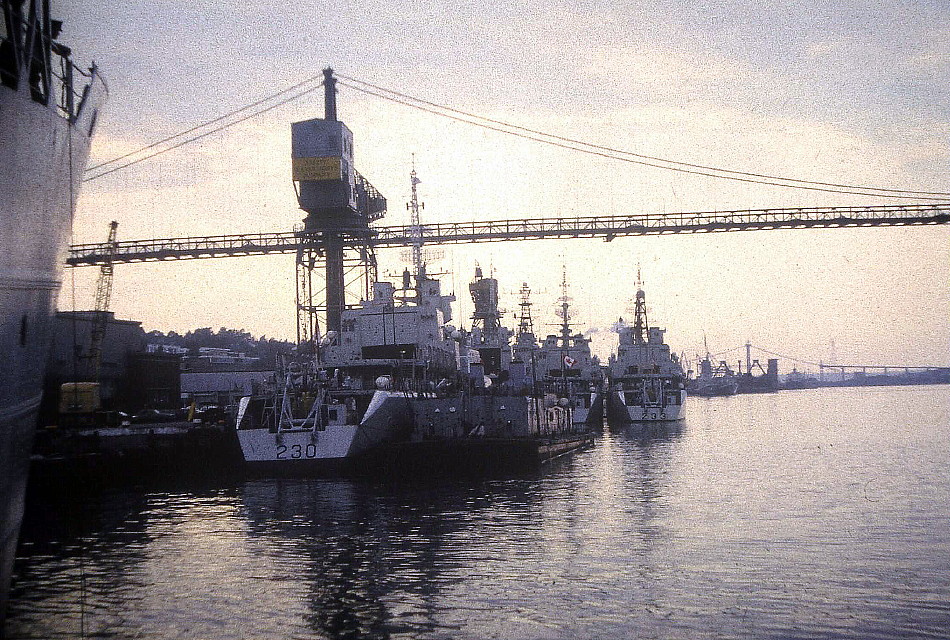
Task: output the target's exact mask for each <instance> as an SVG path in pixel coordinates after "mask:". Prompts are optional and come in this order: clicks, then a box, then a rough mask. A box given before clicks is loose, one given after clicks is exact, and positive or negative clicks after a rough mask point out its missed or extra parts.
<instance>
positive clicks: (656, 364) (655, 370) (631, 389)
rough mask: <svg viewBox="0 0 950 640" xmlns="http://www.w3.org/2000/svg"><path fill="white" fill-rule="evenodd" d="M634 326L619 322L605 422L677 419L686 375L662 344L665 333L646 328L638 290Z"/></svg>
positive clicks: (621, 423)
mask: <svg viewBox="0 0 950 640" xmlns="http://www.w3.org/2000/svg"><path fill="white" fill-rule="evenodd" d="M634 314H635V316H634V322H633V325H632V326H630V325H627V324H624V323H623V322H621V323H620V326H619V330H618V333H619V334H620V342H619V344H618V346H617V353H616V355H611V357H610V362H609V383H610V387H609V393H608V395H607V422H608V423H609V424H610V425H611V427H622V426H624V425H628V424H631V423H637V422H657V421H668V420H679V419H681V418H682V417H683V404H684V403H685V402H686V384H685V382H686V376H685V375H684V373H683V367H682V365H681V364H680V361H679V359H678V358H677V356H676V354H673V353H670V347H669V345H667V344H666V343H664V342H663V334H664V333H665V331H664V330H663V329H660V328H659V327H651V326H649V322H648V321H647V309H646V294H645V293H644V292H643V289H642V288H638V289H637V294H636V303H635V308H634Z"/></svg>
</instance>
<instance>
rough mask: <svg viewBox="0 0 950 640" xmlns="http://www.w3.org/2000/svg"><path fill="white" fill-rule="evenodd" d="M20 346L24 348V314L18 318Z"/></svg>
mask: <svg viewBox="0 0 950 640" xmlns="http://www.w3.org/2000/svg"><path fill="white" fill-rule="evenodd" d="M20 346H21V347H25V346H26V314H23V317H22V318H20Z"/></svg>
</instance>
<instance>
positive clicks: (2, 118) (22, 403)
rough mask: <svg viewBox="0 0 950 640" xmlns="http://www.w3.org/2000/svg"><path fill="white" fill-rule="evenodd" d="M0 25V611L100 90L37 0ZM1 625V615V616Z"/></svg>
mask: <svg viewBox="0 0 950 640" xmlns="http://www.w3.org/2000/svg"><path fill="white" fill-rule="evenodd" d="M0 6H2V8H3V28H2V29H0V314H2V315H0V365H2V366H0V617H2V615H3V612H4V611H5V609H6V599H7V592H8V589H9V585H10V575H11V570H12V565H13V556H14V552H15V550H16V544H17V535H18V531H19V528H20V522H21V520H22V516H23V499H24V495H25V494H24V492H25V487H26V480H27V474H28V470H29V458H30V448H31V446H32V442H33V434H34V429H35V426H36V415H37V409H38V407H39V404H40V396H41V393H42V383H43V374H44V369H45V364H46V358H47V351H48V346H49V343H50V331H51V327H52V319H51V317H52V311H53V307H54V305H55V302H56V294H57V292H58V291H59V287H60V281H61V277H62V265H63V264H64V259H65V252H66V248H67V244H68V242H69V234H70V229H71V223H72V218H73V212H74V210H75V206H76V201H77V200H78V198H79V189H80V185H81V183H82V177H83V172H84V171H85V168H86V160H87V159H88V157H89V149H90V143H91V140H92V136H93V133H94V132H95V130H96V122H97V120H98V118H99V112H100V109H101V108H102V106H103V104H104V102H105V100H106V97H107V95H108V91H107V88H106V85H105V83H104V82H103V80H102V78H101V77H100V76H99V73H98V71H97V70H96V68H95V66H93V67H92V68H91V69H88V70H83V69H80V68H79V67H77V66H76V65H74V64H73V62H72V52H71V51H70V49H69V47H67V46H66V45H65V44H63V43H61V42H59V40H58V38H59V33H60V31H61V28H62V23H61V22H59V21H58V20H55V19H53V16H52V15H50V9H49V3H48V2H43V1H41V0H28V1H27V2H23V1H22V0H2V3H0ZM0 624H2V622H0Z"/></svg>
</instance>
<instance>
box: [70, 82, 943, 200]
mask: <svg viewBox="0 0 950 640" xmlns="http://www.w3.org/2000/svg"><path fill="white" fill-rule="evenodd" d="M322 76H323V74H320V75H315V76H311V77H310V78H307V79H306V80H304V81H302V82H299V83H297V84H294V85H292V86H290V87H287V88H286V89H282V90H280V91H278V92H276V93H273V94H271V95H269V96H267V97H265V98H261V99H260V100H256V101H254V102H251V103H249V104H247V105H244V106H243V107H240V108H238V109H235V110H232V111H230V112H228V113H226V114H224V115H221V116H218V117H216V118H213V119H212V120H208V121H206V122H204V123H202V124H199V125H196V126H193V127H191V128H189V129H186V130H184V131H181V132H179V133H176V134H173V135H171V136H167V137H165V138H163V139H161V140H157V141H155V142H152V143H150V144H148V145H145V146H144V147H142V148H140V149H137V150H136V151H132V152H129V153H126V154H123V155H121V156H118V157H115V158H112V159H111V160H107V161H105V162H101V163H99V164H97V165H94V166H92V167H90V168H88V169H87V170H86V171H87V173H89V172H94V171H96V170H98V169H102V168H103V167H106V166H108V165H112V164H115V163H116V162H119V161H121V160H124V159H126V158H129V157H132V156H135V155H138V154H140V153H143V152H146V151H148V150H149V149H153V148H155V147H158V146H160V145H162V144H165V143H167V142H170V141H172V140H175V139H177V138H181V137H182V136H186V135H188V134H189V133H193V132H195V131H198V130H200V129H204V128H205V127H207V126H209V125H212V124H215V123H217V122H221V121H223V120H226V119H228V118H230V117H232V116H234V115H237V114H239V113H242V112H245V111H247V110H248V109H252V108H254V107H257V106H260V105H262V104H265V103H267V102H269V101H271V100H273V99H275V98H277V97H280V96H282V95H286V94H287V93H290V92H292V91H294V90H296V89H300V88H301V87H305V86H306V85H307V84H309V83H312V82H314V81H315V80H317V79H320V78H321V77H322ZM337 77H338V78H340V79H341V80H342V81H341V82H338V84H342V85H343V86H346V87H349V88H351V89H353V90H355V91H359V92H361V93H365V94H367V95H371V96H375V97H378V98H381V99H384V100H388V101H391V102H395V103H398V104H402V105H405V106H408V107H411V108H415V109H419V110H422V111H425V112H427V113H431V114H434V115H438V116H442V117H445V118H449V119H452V120H456V121H459V122H464V123H467V124H471V125H474V126H478V127H482V128H485V129H489V130H492V131H496V132H499V133H506V134H508V135H513V136H517V137H521V138H524V139H528V140H532V141H534V142H541V143H543V144H548V145H552V146H555V147H559V148H563V149H568V150H571V151H578V152H581V153H587V154H590V155H596V156H600V157H603V158H607V159H610V160H620V161H623V162H630V163H633V164H639V165H644V166H648V167H653V168H657V169H665V170H668V171H677V172H681V173H689V174H694V175H701V176H705V177H710V178H719V179H726V180H734V181H739V182H747V183H753V184H763V185H769V186H776V187H785V188H792V189H804V190H810V191H823V192H828V193H842V194H850V195H861V196H869V197H878V198H901V199H918V200H939V201H947V200H950V192H943V191H914V190H908V189H890V188H885V187H869V186H861V185H847V184H840V183H833V182H818V181H812V180H802V179H798V178H784V177H781V176H772V175H768V174H760V173H753V172H745V171H736V170H732V169H722V168H718V167H712V166H707V165H701V164H694V163H689V162H681V161H678V160H669V159H666V158H660V157H657V156H649V155H645V154H639V153H635V152H632V151H624V150H622V149H615V148H612V147H607V146H603V145H597V144H593V143H590V142H584V141H582V140H576V139H573V138H568V137H565V136H559V135H555V134H550V133H545V132H543V131H537V130H534V129H529V128H527V127H522V126H520V125H516V124H511V123H508V122H504V121H502V120H496V119H493V118H487V117H485V116H479V115H477V114H473V113H469V112H466V111H461V110H459V109H454V108H452V107H448V106H445V105H440V104H437V103H435V102H430V101H428V100H424V99H421V98H415V97H413V96H410V95H408V94H404V93H400V92H398V91H394V90H392V89H386V88H385V87H381V86H379V85H375V84H372V83H369V82H366V81H363V80H359V79H356V78H350V77H349V76H346V75H343V74H337ZM351 83H354V84H351ZM322 84H323V83H322V82H321V83H320V84H318V85H314V86H312V87H309V88H306V89H304V90H303V91H300V92H299V93H296V94H294V95H291V96H288V97H286V98H284V99H283V100H280V101H279V102H277V103H275V104H272V105H269V106H267V107H264V108H262V109H258V110H256V111H254V112H252V113H250V114H248V115H246V116H244V117H242V118H238V119H237V120H233V121H230V122H226V123H225V124H223V125H221V126H219V127H215V128H213V129H211V130H209V131H205V132H203V133H200V134H198V135H195V136H192V137H190V138H187V139H185V140H182V141H180V142H177V143H175V144H173V145H171V146H168V147H165V148H162V149H159V150H158V151H155V152H154V153H150V154H148V155H146V156H143V157H141V158H137V159H134V160H130V161H129V162H126V163H124V164H121V165H119V166H116V167H112V168H110V169H106V170H104V171H100V172H99V173H96V174H94V175H92V176H89V177H86V178H84V181H85V182H88V181H91V180H96V179H98V178H101V177H103V176H106V175H109V174H111V173H114V172H116V171H120V170H122V169H125V168H127V167H130V166H132V165H134V164H138V163H139V162H144V161H145V160H148V159H150V158H154V157H156V156H158V155H161V154H163V153H167V152H168V151H172V150H174V149H178V148H179V147H182V146H184V145H186V144H189V143H191V142H195V141H197V140H200V139H202V138H204V137H206V136H209V135H211V134H213V133H217V132H219V131H222V130H224V129H227V128H229V127H231V126H234V125H236V124H239V123H241V122H244V121H246V120H249V119H251V118H253V117H255V116H258V115H261V114H263V113H266V112H268V111H271V110H273V109H276V108H277V107H279V106H282V105H284V104H287V103H288V102H291V101H294V100H297V99H299V98H302V97H303V96H305V95H308V94H310V93H312V92H313V91H315V90H316V89H318V88H319V87H321V86H322ZM359 85H361V86H359ZM367 87H368V88H367ZM776 181H779V182H776ZM787 183H791V184H787Z"/></svg>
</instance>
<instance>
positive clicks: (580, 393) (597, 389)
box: [535, 272, 604, 429]
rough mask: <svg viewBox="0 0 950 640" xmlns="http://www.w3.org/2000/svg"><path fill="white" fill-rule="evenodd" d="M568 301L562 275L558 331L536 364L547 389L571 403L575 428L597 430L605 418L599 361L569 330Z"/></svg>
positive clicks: (581, 338)
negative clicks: (594, 428) (595, 428)
mask: <svg viewBox="0 0 950 640" xmlns="http://www.w3.org/2000/svg"><path fill="white" fill-rule="evenodd" d="M570 302H571V298H570V297H569V296H568V295H567V273H566V272H565V273H564V275H563V277H562V281H561V297H560V298H558V307H557V316H558V317H559V318H560V319H561V324H560V325H559V328H560V331H559V333H558V334H550V335H548V336H547V337H546V338H545V339H544V342H542V343H541V348H540V349H539V350H538V352H537V354H536V357H535V363H536V366H537V368H538V370H539V372H540V375H541V376H542V379H543V380H544V381H545V386H546V388H548V389H550V390H552V391H554V392H555V393H556V394H557V395H558V397H562V398H567V399H568V400H569V401H570V403H571V407H572V409H573V421H574V424H575V427H577V428H578V429H579V428H581V427H582V426H583V427H585V428H586V427H592V428H593V427H598V426H601V425H602V424H603V417H604V398H603V394H602V392H601V386H602V384H603V376H602V372H601V368H600V362H599V361H598V359H597V357H596V356H593V355H592V354H591V351H590V339H589V338H586V337H584V335H583V334H580V333H574V332H573V331H572V330H571V326H572V325H571V323H570V321H571V311H570Z"/></svg>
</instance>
